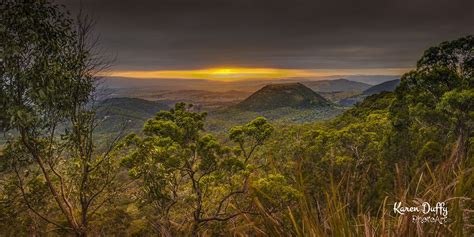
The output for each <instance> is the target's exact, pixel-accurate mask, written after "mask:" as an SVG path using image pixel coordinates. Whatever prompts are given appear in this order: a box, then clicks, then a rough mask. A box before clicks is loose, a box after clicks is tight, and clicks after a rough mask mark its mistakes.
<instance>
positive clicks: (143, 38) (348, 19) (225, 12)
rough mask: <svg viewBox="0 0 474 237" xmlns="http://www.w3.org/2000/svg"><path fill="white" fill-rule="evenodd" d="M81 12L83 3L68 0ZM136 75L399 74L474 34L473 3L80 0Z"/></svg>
mask: <svg viewBox="0 0 474 237" xmlns="http://www.w3.org/2000/svg"><path fill="white" fill-rule="evenodd" d="M59 2H60V3H63V4H65V5H66V6H67V7H68V8H69V9H71V10H72V12H73V13H75V12H77V11H78V9H79V5H80V2H81V1H79V0H61V1H59ZM82 8H83V11H84V12H86V13H88V14H89V15H91V16H93V17H94V18H95V19H96V21H97V25H96V32H97V33H98V34H100V38H101V46H102V48H103V49H104V50H105V51H106V52H108V55H109V56H111V57H116V61H115V63H114V66H113V67H112V68H111V69H110V70H109V71H108V72H106V73H105V74H106V75H108V76H113V77H131V78H148V79H149V78H177V79H183V78H192V79H213V80H234V79H247V78H261V79H265V78H291V77H318V76H327V75H401V74H402V73H403V72H405V71H408V70H409V69H410V68H413V67H414V66H415V63H416V60H417V59H418V58H419V57H420V56H421V54H422V52H423V51H424V50H425V49H426V48H428V47H429V46H432V45H436V44H438V43H440V42H442V41H445V40H452V39H455V38H459V37H461V36H464V35H467V34H469V33H472V32H474V24H472V19H473V16H474V1H471V0H450V1H447V0H444V1H441V0H399V1H381V0H358V1H349V0H348V1H342V0H334V1H322V0H307V1H305V0H287V1H283V0H233V1H231V0H154V1H152V0H150V1H145V0H133V1H132V0H123V1H113V0H82Z"/></svg>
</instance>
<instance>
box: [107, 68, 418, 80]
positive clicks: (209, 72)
mask: <svg viewBox="0 0 474 237" xmlns="http://www.w3.org/2000/svg"><path fill="white" fill-rule="evenodd" d="M409 70H410V68H377V69H281V68H243V67H226V68H208V69H194V70H149V71H144V70H141V71H132V70H129V71H121V70H117V71H108V72H104V73H101V74H100V76H106V77H125V78H136V79H202V80H216V81H241V80H249V79H260V80H262V79H291V78H318V77H328V76H356V75H402V74H403V73H405V72H408V71H409Z"/></svg>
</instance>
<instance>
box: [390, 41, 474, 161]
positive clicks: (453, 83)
mask: <svg viewBox="0 0 474 237" xmlns="http://www.w3.org/2000/svg"><path fill="white" fill-rule="evenodd" d="M473 47H474V37H473V36H466V37H463V38H460V39H457V40H454V41H450V42H443V43H441V44H440V45H439V46H436V47H431V48H429V49H428V50H426V51H425V52H424V54H423V56H422V58H421V59H420V60H419V61H418V63H417V68H416V70H414V71H412V72H409V73H407V74H405V75H404V76H403V77H402V80H401V83H400V85H399V87H398V88H397V90H396V95H397V100H396V101H395V102H394V104H393V106H392V109H391V111H392V112H391V115H392V117H393V125H394V127H395V128H396V129H397V132H399V133H400V134H403V135H402V136H405V138H406V135H407V134H408V131H409V130H411V131H415V133H417V132H418V131H425V132H429V133H430V135H426V134H425V135H424V136H421V137H422V140H421V141H423V143H422V144H420V146H424V145H425V144H427V143H433V141H434V140H431V139H430V140H426V138H435V137H436V138H435V140H436V139H438V137H439V138H440V139H450V137H455V138H454V139H452V140H455V147H454V150H453V152H452V154H453V156H452V158H453V161H454V162H456V161H459V160H464V159H465V157H466V155H467V154H468V152H469V144H468V140H469V138H470V137H471V133H472V122H470V121H471V120H472V115H470V114H471V112H470V111H471V110H472V108H471V106H470V105H469V103H470V102H472V98H470V97H471V96H472V90H473V89H472V88H473V86H474V84H473V83H474V75H473V70H474V69H473V68H474V59H473ZM446 121H447V122H448V123H447V122H446ZM415 126H416V127H418V129H413V127H415ZM410 128H411V129H410ZM403 131H405V132H403ZM446 135H448V136H446ZM408 136H414V135H408ZM413 140H414V141H416V140H419V139H417V138H414V137H413ZM408 150H418V151H419V150H421V149H419V147H417V148H416V149H413V148H412V149H408ZM440 155H441V154H440Z"/></svg>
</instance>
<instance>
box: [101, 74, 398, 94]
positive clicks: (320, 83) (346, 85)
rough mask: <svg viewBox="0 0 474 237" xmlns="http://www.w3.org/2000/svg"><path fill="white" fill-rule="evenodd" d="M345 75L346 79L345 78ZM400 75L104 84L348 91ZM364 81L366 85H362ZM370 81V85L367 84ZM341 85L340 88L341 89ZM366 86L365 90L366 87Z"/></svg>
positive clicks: (114, 80) (110, 84)
mask: <svg viewBox="0 0 474 237" xmlns="http://www.w3.org/2000/svg"><path fill="white" fill-rule="evenodd" d="M341 78H344V79H341ZM397 78H399V77H397V76H384V75H381V76H365V75H359V76H347V77H342V76H330V77H321V78H288V79H279V80H269V79H266V80H262V79H252V80H239V81H226V82H224V81H215V80H197V79H134V78H123V77H106V78H104V79H103V80H102V85H103V86H104V87H106V88H110V89H130V88H135V89H136V88H150V89H154V90H155V91H157V90H167V91H169V90H206V91H219V92H223V91H229V90H239V91H249V92H253V91H255V90H257V89H258V88H261V87H263V86H265V85H268V84H273V83H277V84H280V83H291V82H293V83H294V82H301V83H303V84H305V85H307V86H308V87H310V88H311V89H313V90H315V91H321V92H329V91H330V92H332V91H347V90H349V89H351V90H352V89H357V90H361V91H362V90H364V87H366V88H368V87H369V86H370V85H375V84H379V83H382V82H385V81H389V80H393V79H397ZM358 83H362V84H358ZM365 84H368V85H365ZM338 86H339V89H338ZM366 88H365V89H366Z"/></svg>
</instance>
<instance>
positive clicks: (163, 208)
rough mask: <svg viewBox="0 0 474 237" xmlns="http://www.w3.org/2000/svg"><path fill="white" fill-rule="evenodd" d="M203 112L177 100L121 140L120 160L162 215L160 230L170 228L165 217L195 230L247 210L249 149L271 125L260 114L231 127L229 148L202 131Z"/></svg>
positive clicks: (257, 144) (250, 168)
mask: <svg viewBox="0 0 474 237" xmlns="http://www.w3.org/2000/svg"><path fill="white" fill-rule="evenodd" d="M205 117H206V113H198V112H194V111H192V106H191V105H186V104H184V103H178V104H176V105H175V107H174V108H173V109H171V110H170V111H161V112H159V113H157V115H156V116H155V118H153V119H150V120H148V121H147V122H146V123H145V126H144V128H143V137H140V136H139V135H137V134H132V135H130V136H129V137H128V138H127V139H126V140H125V142H124V144H122V145H123V147H121V148H123V149H125V150H128V153H127V154H128V155H127V157H125V158H124V159H123V164H124V165H125V166H126V167H128V169H129V173H130V175H131V176H132V177H133V178H135V179H136V180H138V181H139V182H140V186H141V187H142V194H143V200H145V202H146V203H148V204H150V205H152V206H153V207H154V208H155V210H156V214H157V215H160V216H161V217H162V219H161V221H160V223H158V224H159V225H160V227H162V228H161V231H162V232H161V234H163V235H167V234H172V233H173V231H170V226H169V225H168V224H169V222H170V221H173V222H175V223H180V222H184V223H191V224H192V225H191V227H190V228H191V232H192V234H193V235H198V233H199V231H200V228H201V227H202V226H203V225H205V224H208V223H211V222H221V223H223V222H226V221H229V220H232V219H234V218H235V217H237V216H239V215H242V214H245V213H249V212H251V200H249V199H246V198H244V197H245V195H246V194H247V193H248V191H249V186H250V177H251V175H252V173H254V171H255V170H256V169H257V167H256V166H255V165H254V164H255V161H254V160H253V158H254V154H255V151H256V149H258V147H260V146H262V145H263V143H264V142H265V141H266V140H267V139H268V137H269V136H270V134H271V133H272V131H273V127H272V126H271V125H270V124H269V123H268V122H267V121H266V119H265V118H263V117H259V118H256V119H255V120H253V121H250V122H249V123H248V124H246V125H244V126H237V127H234V128H232V129H231V130H230V139H231V140H232V141H234V142H236V143H237V144H238V145H239V146H238V147H234V148H231V147H227V146H224V145H222V144H220V143H219V142H218V141H217V140H216V139H215V138H214V137H213V136H212V135H210V134H205V133H204V132H203V129H204V120H205ZM167 223H168V224H167Z"/></svg>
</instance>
